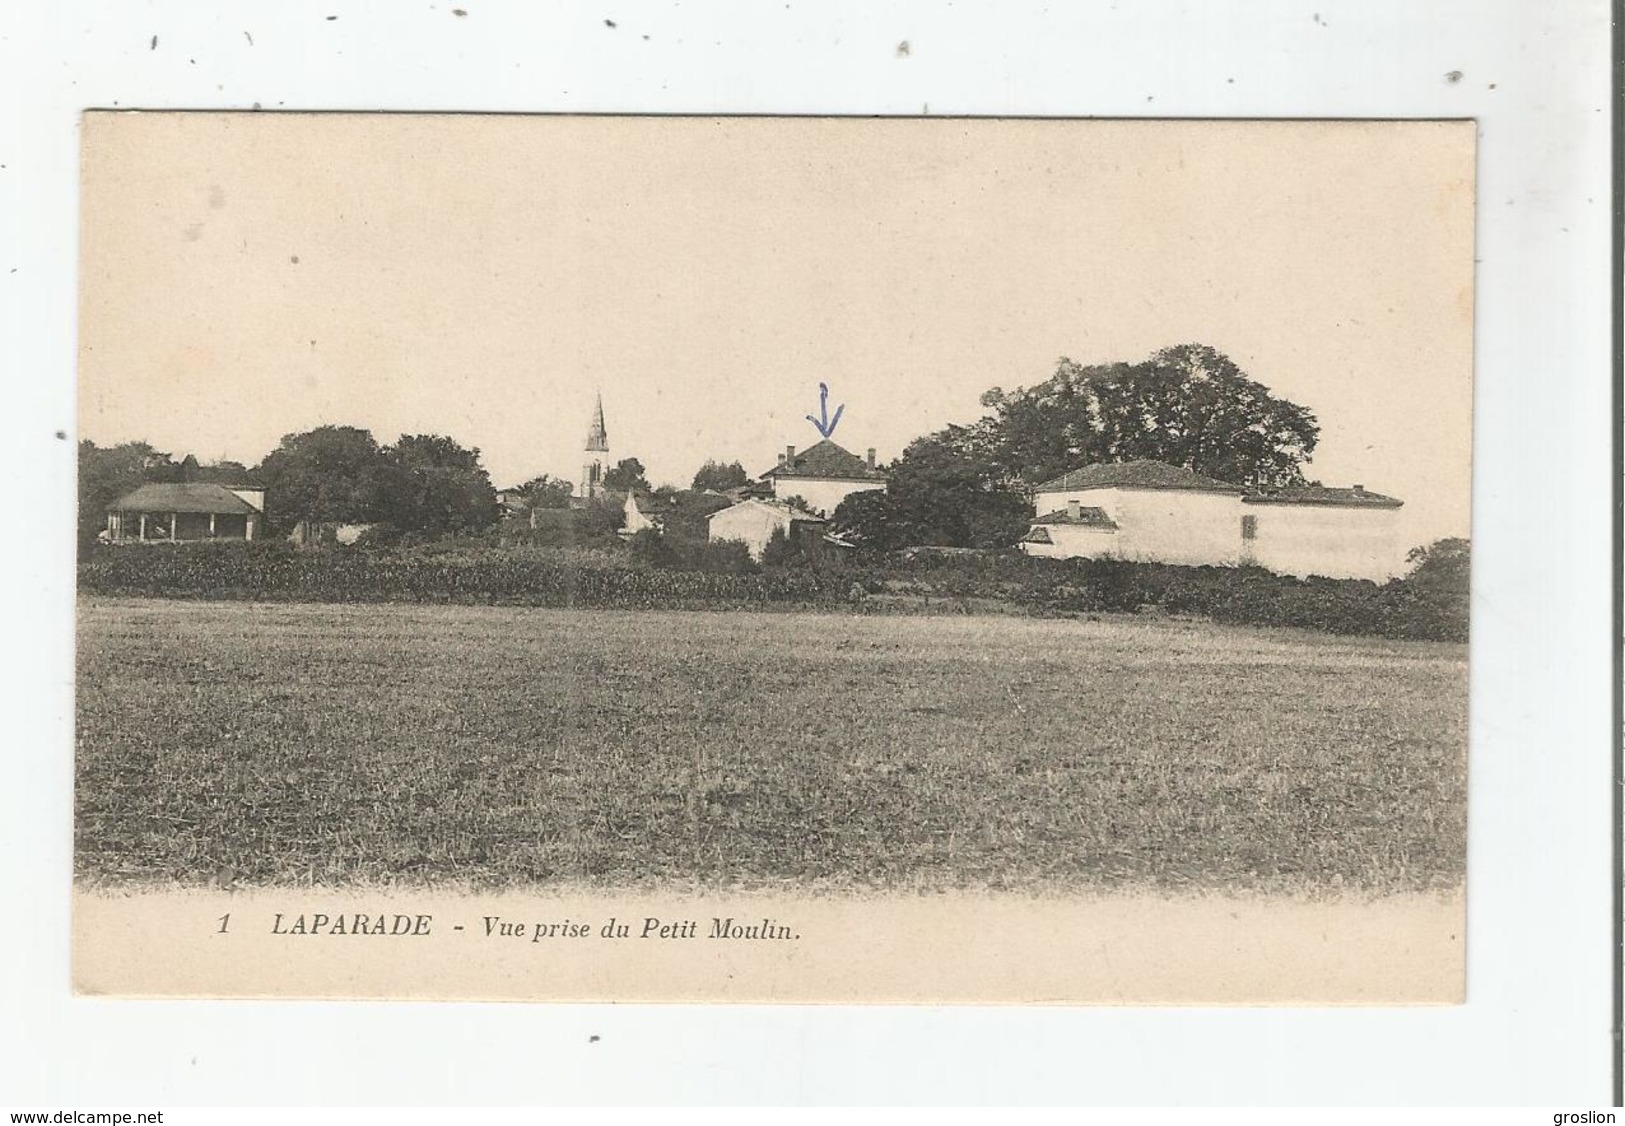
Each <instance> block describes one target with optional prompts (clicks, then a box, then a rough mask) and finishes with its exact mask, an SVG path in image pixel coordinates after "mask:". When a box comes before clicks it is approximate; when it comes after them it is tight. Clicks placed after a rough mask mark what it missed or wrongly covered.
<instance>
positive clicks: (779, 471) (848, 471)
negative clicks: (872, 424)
mask: <svg viewBox="0 0 1625 1126" xmlns="http://www.w3.org/2000/svg"><path fill="white" fill-rule="evenodd" d="M762 476H763V477H830V478H834V479H836V480H841V481H884V480H885V479H886V475H885V474H884V473H882V472H881V471H880V470H878V469H870V468H869V463H868V462H866V461H864V460H863V459H862V458H861V457H859V456H858V455H857V454H855V453H853V452H852V451H851V450H847V449H843V448H842V447H840V446H837V445H836V444H835V443H834V442H832V441H830V440H829V439H828V438H825V439H824V440H823V441H822V442H819V443H818V444H817V445H816V446H809V447H807V448H806V449H804V450H802V451H801V452H800V453H798V454H796V455H795V456H794V457H792V458H791V459H790V460H789V461H788V462H781V463H780V464H778V465H775V466H774V467H773V468H772V469H769V470H768V471H767V472H766V473H763V474H762Z"/></svg>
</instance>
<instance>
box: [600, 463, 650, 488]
mask: <svg viewBox="0 0 1625 1126" xmlns="http://www.w3.org/2000/svg"><path fill="white" fill-rule="evenodd" d="M604 486H605V487H606V488H610V489H618V490H619V491H621V492H623V493H630V492H648V491H649V482H648V480H647V479H645V478H644V476H643V462H641V461H639V460H638V459H637V458H635V457H623V458H622V459H621V460H620V461H617V462H616V463H615V467H614V468H613V469H611V470H610V471H609V472H608V473H605V474H604Z"/></svg>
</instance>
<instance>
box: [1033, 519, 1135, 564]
mask: <svg viewBox="0 0 1625 1126" xmlns="http://www.w3.org/2000/svg"><path fill="white" fill-rule="evenodd" d="M1046 511H1050V510H1048V509H1046ZM1044 530H1045V531H1046V532H1048V533H1049V538H1050V542H1049V543H1025V542H1024V543H1023V544H1022V545H1021V550H1022V551H1024V552H1026V553H1027V554H1028V555H1038V556H1042V557H1044V558H1048V559H1115V558H1116V557H1117V533H1116V532H1114V531H1113V530H1112V529H1110V528H1091V527H1088V526H1087V525H1084V524H1045V525H1044Z"/></svg>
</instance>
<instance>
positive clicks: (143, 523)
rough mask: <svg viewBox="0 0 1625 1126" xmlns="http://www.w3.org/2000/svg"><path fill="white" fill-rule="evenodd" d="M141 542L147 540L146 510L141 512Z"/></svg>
mask: <svg viewBox="0 0 1625 1126" xmlns="http://www.w3.org/2000/svg"><path fill="white" fill-rule="evenodd" d="M141 542H142V543H146V542H147V514H146V513H145V512H143V513H142V514H141Z"/></svg>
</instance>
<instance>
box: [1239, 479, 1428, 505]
mask: <svg viewBox="0 0 1625 1126" xmlns="http://www.w3.org/2000/svg"><path fill="white" fill-rule="evenodd" d="M1241 501H1242V503H1243V504H1321V505H1335V506H1338V507H1347V508H1400V507H1403V506H1404V504H1405V502H1404V501H1402V500H1395V499H1394V498H1393V497H1385V496H1383V495H1382V494H1381V493H1372V492H1367V491H1366V489H1365V488H1364V486H1361V485H1354V486H1352V487H1350V488H1347V489H1337V488H1328V487H1326V486H1325V485H1298V486H1294V487H1291V488H1285V489H1265V490H1260V491H1259V492H1256V493H1249V494H1248V495H1246V496H1244V497H1242V498H1241Z"/></svg>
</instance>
